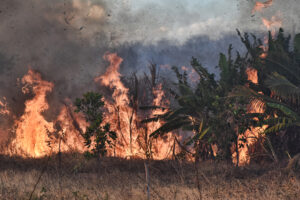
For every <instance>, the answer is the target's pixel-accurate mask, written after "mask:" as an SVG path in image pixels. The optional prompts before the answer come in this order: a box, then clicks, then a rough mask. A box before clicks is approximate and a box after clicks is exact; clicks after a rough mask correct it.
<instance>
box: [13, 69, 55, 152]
mask: <svg viewBox="0 0 300 200" xmlns="http://www.w3.org/2000/svg"><path fill="white" fill-rule="evenodd" d="M22 83H23V84H24V85H25V86H24V87H23V88H22V91H23V93H28V92H29V91H30V88H32V92H33V94H34V95H35V96H34V98H33V99H31V100H28V101H26V102H25V111H24V114H23V115H22V117H21V118H20V119H19V120H18V121H17V122H16V127H17V129H16V138H15V139H14V141H13V142H12V146H13V148H14V150H15V151H16V152H14V153H17V154H23V155H30V156H33V157H40V156H43V155H46V154H48V153H49V150H48V148H47V145H46V143H45V142H46V141H47V139H48V138H47V132H46V130H47V129H49V130H50V131H51V130H52V127H53V123H51V122H47V121H46V120H45V119H44V117H43V116H42V114H41V113H42V112H43V111H45V110H47V109H48V108H49V106H48V103H47V101H46V95H47V93H49V92H51V91H52V89H53V86H54V85H53V83H50V82H48V81H44V80H42V77H41V75H40V74H39V73H37V72H34V71H33V70H31V69H30V70H29V71H28V73H27V74H26V75H25V76H24V77H23V78H22Z"/></svg>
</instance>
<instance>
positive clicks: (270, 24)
mask: <svg viewBox="0 0 300 200" xmlns="http://www.w3.org/2000/svg"><path fill="white" fill-rule="evenodd" d="M262 23H263V25H264V26H265V27H266V28H267V29H268V30H274V29H278V28H280V27H281V26H282V19H280V18H279V17H278V16H272V17H271V19H270V20H268V19H266V18H262Z"/></svg>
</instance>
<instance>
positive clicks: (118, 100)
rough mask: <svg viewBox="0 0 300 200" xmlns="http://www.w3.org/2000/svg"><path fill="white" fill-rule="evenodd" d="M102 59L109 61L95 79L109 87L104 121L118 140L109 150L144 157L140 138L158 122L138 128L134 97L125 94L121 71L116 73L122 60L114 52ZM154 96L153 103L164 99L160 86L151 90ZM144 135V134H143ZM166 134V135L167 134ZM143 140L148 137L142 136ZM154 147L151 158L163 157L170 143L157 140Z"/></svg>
mask: <svg viewBox="0 0 300 200" xmlns="http://www.w3.org/2000/svg"><path fill="white" fill-rule="evenodd" d="M104 59H105V60H107V61H109V62H110V65H109V67H108V68H107V70H106V72H105V74H103V75H102V76H99V77H96V78H95V81H96V82H98V83H100V84H101V85H102V86H105V87H109V88H110V89H111V90H113V94H112V101H110V100H109V99H104V100H105V107H106V108H107V110H108V111H107V112H108V113H107V114H106V115H105V116H106V117H105V122H109V123H110V124H111V128H112V129H114V130H115V131H116V132H117V136H118V140H117V142H116V144H115V149H114V150H113V152H110V154H111V155H115V156H119V157H125V158H127V157H142V158H144V157H145V156H146V153H145V148H143V145H141V141H140V140H141V138H145V137H143V136H145V133H146V134H147V133H148V132H149V133H150V132H151V131H154V130H156V129H157V128H158V127H159V126H160V125H161V122H155V123H153V124H149V125H147V127H146V128H145V127H141V126H139V125H138V123H139V121H140V120H141V119H140V118H139V116H138V114H137V108H135V107H134V106H135V105H134V104H136V102H133V100H132V99H131V98H130V97H129V96H128V92H129V89H128V88H127V87H125V85H124V84H123V83H122V81H121V74H120V73H119V68H120V65H121V63H122V61H123V59H122V58H121V57H119V56H118V55H117V54H116V53H107V54H105V55H104ZM153 94H154V96H155V98H154V100H153V103H154V105H157V106H158V105H161V102H163V96H164V93H163V91H162V88H161V85H159V86H158V87H157V88H156V89H154V90H153ZM157 112H158V111H153V113H152V115H155V114H159V113H157ZM146 137H147V135H146ZM167 137H168V136H167ZM145 140H147V139H146V138H145ZM152 145H153V149H152V150H154V151H153V152H152V153H153V154H152V155H153V158H154V159H163V158H165V156H164V155H166V151H168V147H169V143H168V142H167V141H164V140H163V139H157V140H156V141H153V143H152Z"/></svg>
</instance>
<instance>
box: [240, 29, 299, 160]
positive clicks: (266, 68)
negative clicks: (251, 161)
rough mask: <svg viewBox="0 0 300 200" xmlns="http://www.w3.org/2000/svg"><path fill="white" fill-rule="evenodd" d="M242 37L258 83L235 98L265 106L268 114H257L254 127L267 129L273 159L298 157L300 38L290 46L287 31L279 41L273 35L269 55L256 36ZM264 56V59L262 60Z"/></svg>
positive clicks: (265, 135) (266, 133) (245, 88)
mask: <svg viewBox="0 0 300 200" xmlns="http://www.w3.org/2000/svg"><path fill="white" fill-rule="evenodd" d="M238 34H239V35H240V37H241V40H242V42H243V43H244V45H245V47H246V48H247V51H248V55H249V57H248V60H247V62H248V65H251V66H252V67H254V68H255V69H256V70H257V74H258V83H257V84H250V85H249V87H238V88H237V90H236V91H235V94H238V95H240V96H243V97H245V98H246V99H248V100H249V101H252V100H254V99H258V100H260V101H261V102H263V105H262V106H264V110H265V112H264V113H256V115H257V119H259V121H257V122H256V123H254V124H253V125H254V126H260V127H262V126H264V125H267V128H266V130H265V131H264V133H262V136H263V137H264V138H265V140H264V141H265V142H267V143H268V146H269V148H271V149H270V150H271V151H272V154H273V156H274V155H275V157H277V156H276V154H279V156H283V155H285V152H288V153H291V154H292V155H295V154H297V153H299V152H300V148H299V142H300V135H299V133H298V132H299V128H300V104H299V102H300V101H299V99H300V78H299V77H300V34H297V35H296V36H295V38H294V41H293V43H290V39H291V38H290V36H287V37H286V36H285V35H284V31H283V29H279V32H278V34H277V35H276V37H272V35H271V33H270V32H269V40H268V49H267V50H266V51H263V49H262V48H261V46H262V42H261V41H260V40H259V39H256V37H255V36H253V37H252V39H253V40H252V41H251V40H250V39H249V36H248V34H247V33H245V34H244V36H241V34H240V33H238ZM290 44H293V47H292V48H291V47H290ZM262 53H264V54H265V56H264V57H262V56H260V55H261V54H262ZM275 153H276V154H275Z"/></svg>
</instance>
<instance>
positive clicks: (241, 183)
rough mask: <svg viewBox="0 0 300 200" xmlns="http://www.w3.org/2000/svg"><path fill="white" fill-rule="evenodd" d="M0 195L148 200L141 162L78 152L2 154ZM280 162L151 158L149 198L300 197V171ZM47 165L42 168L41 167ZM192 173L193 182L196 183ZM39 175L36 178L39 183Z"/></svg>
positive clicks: (8, 199)
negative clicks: (30, 156) (29, 156)
mask: <svg viewBox="0 0 300 200" xmlns="http://www.w3.org/2000/svg"><path fill="white" fill-rule="evenodd" d="M0 159H1V164H0V199H3V200H4V199H5V200H13V199H16V200H23V199H30V195H31V193H32V191H33V190H34V187H35V185H36V188H35V190H34V192H33V194H32V198H31V199H34V200H42V199H43V200H46V199H56V200H60V199H64V200H73V199H74V200H88V199H89V200H93V199H99V200H100V199H103V200H109V199H112V200H113V199H114V200H122V199H124V200H130V199H147V192H146V191H147V190H146V181H145V168H144V161H142V160H137V159H134V160H124V159H117V158H104V159H101V160H100V163H99V161H98V160H95V159H91V160H86V159H85V158H84V157H83V156H82V155H80V154H65V155H62V162H61V163H62V164H61V165H59V161H58V157H57V156H52V157H50V158H42V159H23V158H17V157H14V158H9V157H5V156H1V157H0ZM285 164H286V163H282V164H280V165H279V164H276V165H275V164H274V163H269V164H264V165H262V164H260V165H255V164H252V165H250V166H247V167H244V168H239V169H237V168H235V167H234V166H232V164H231V163H226V162H216V161H209V162H204V163H199V165H198V168H197V171H198V173H197V172H196V168H195V165H194V164H193V163H187V162H178V161H171V160H170V161H150V162H149V164H148V166H149V174H150V199H170V200H175V199H178V200H183V199H255V200H260V199H263V200H268V199H270V200H276V199H280V200H281V199H291V200H297V199H300V175H299V173H298V172H295V171H286V170H284V169H283V166H285ZM45 166H46V167H45ZM60 166H61V167H60ZM197 174H198V180H199V181H197ZM39 177H40V180H39V181H38V179H39Z"/></svg>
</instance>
